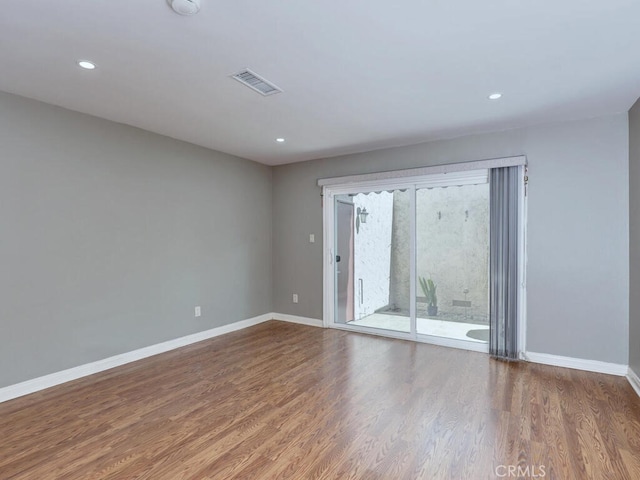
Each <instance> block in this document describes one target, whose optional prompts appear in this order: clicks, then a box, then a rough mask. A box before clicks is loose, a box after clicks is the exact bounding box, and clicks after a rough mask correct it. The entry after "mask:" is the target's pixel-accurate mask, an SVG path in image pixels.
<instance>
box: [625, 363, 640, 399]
mask: <svg viewBox="0 0 640 480" xmlns="http://www.w3.org/2000/svg"><path fill="white" fill-rule="evenodd" d="M627 380H629V383H630V384H631V386H632V387H633V389H634V390H635V391H636V393H637V394H638V396H640V377H638V375H637V374H636V372H634V371H633V370H631V367H629V371H628V372H627Z"/></svg>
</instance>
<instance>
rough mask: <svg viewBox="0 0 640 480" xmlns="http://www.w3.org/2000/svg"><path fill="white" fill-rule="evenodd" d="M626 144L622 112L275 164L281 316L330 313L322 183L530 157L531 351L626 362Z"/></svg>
mask: <svg viewBox="0 0 640 480" xmlns="http://www.w3.org/2000/svg"><path fill="white" fill-rule="evenodd" d="M628 146H629V143H628V116H627V114H626V113H624V114H618V115H612V116H606V117H602V118H595V119H587V120H581V121H575V122H567V123H558V124H550V125H542V126H534V127H529V128H522V129H517V130H511V131H506V132H498V133H492V134H484V135H474V136H468V137H462V138H456V139H452V140H444V141H437V142H430V143H426V144H421V145H414V146H409V147H399V148H393V149H388V150H378V151H375V152H369V153H363V154H356V155H347V156H343V157H335V158H331V159H321V160H314V161H309V162H303V163H298V164H291V165H283V166H279V167H276V168H275V169H274V177H273V189H274V190H273V191H274V256H273V260H274V281H273V284H274V309H275V311H277V312H281V313H289V314H295V315H303V316H308V317H313V318H322V244H321V242H316V243H315V244H309V243H308V235H309V233H315V234H316V238H321V233H322V205H321V197H320V189H319V188H318V187H317V186H316V180H317V179H318V178H323V177H334V176H341V175H349V174H359V173H368V172H377V171H384V170H394V169H402V168H411V167H417V166H426V165H436V164H442V163H453V162H463V161H470V160H478V159H485V158H496V157H504V156H511V155H521V154H525V155H526V156H527V158H528V161H529V176H530V179H531V183H530V187H529V203H528V207H529V219H528V302H529V303H528V310H527V341H528V343H527V350H528V351H531V352H538V353H549V354H554V355H562V356H569V357H576V358H583V359H592V360H600V361H604V362H613V363H619V364H626V363H627V361H628V349H629V342H628V340H627V339H628V324H629V273H628V271H629V270H628V269H629V264H628V260H629V255H628V252H629V230H628V221H629V202H628V194H629V182H628V170H629V161H628V155H629V154H628ZM294 292H295V293H298V294H299V296H300V297H299V298H300V303H298V304H297V305H294V304H292V303H291V294H292V293H294Z"/></svg>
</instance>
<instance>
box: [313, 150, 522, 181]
mask: <svg viewBox="0 0 640 480" xmlns="http://www.w3.org/2000/svg"><path fill="white" fill-rule="evenodd" d="M526 164H527V157H525V156H524V155H520V156H517V157H504V158H494V159H489V160H477V161H473V162H462V163H449V164H445V165H433V166H430V167H418V168H409V169H405V170H392V171H387V172H377V173H365V174H361V175H347V176H344V177H332V178H321V179H319V180H318V186H320V187H326V186H331V185H346V184H350V183H361V182H376V181H380V180H393V179H397V180H401V181H406V180H408V179H410V178H412V177H421V176H423V175H434V174H447V173H454V172H465V171H469V170H482V169H490V168H502V167H515V166H519V165H526Z"/></svg>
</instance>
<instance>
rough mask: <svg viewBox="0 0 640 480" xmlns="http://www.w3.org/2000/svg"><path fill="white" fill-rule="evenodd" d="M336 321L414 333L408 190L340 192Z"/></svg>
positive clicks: (337, 212)
mask: <svg viewBox="0 0 640 480" xmlns="http://www.w3.org/2000/svg"><path fill="white" fill-rule="evenodd" d="M334 201H335V205H334V209H335V210H334V211H335V225H336V235H335V259H334V260H335V263H334V265H335V267H334V273H335V322H336V323H338V324H340V325H348V326H351V327H358V328H362V329H365V330H367V331H368V329H378V330H386V331H391V332H404V333H407V334H408V333H410V332H411V319H410V304H411V302H410V292H411V286H410V275H409V268H408V267H409V264H410V230H409V229H410V206H411V193H410V192H409V191H408V190H406V189H405V190H391V191H377V192H360V193H353V194H344V195H338V196H336V197H335V200H334Z"/></svg>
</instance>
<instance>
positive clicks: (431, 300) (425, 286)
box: [418, 277, 438, 307]
mask: <svg viewBox="0 0 640 480" xmlns="http://www.w3.org/2000/svg"><path fill="white" fill-rule="evenodd" d="M418 281H419V282H420V288H422V292H423V293H424V296H425V298H426V300H427V305H429V306H430V307H437V306H438V296H437V295H436V288H437V286H436V284H435V283H433V280H431V278H429V279H426V278H424V277H418Z"/></svg>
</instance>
